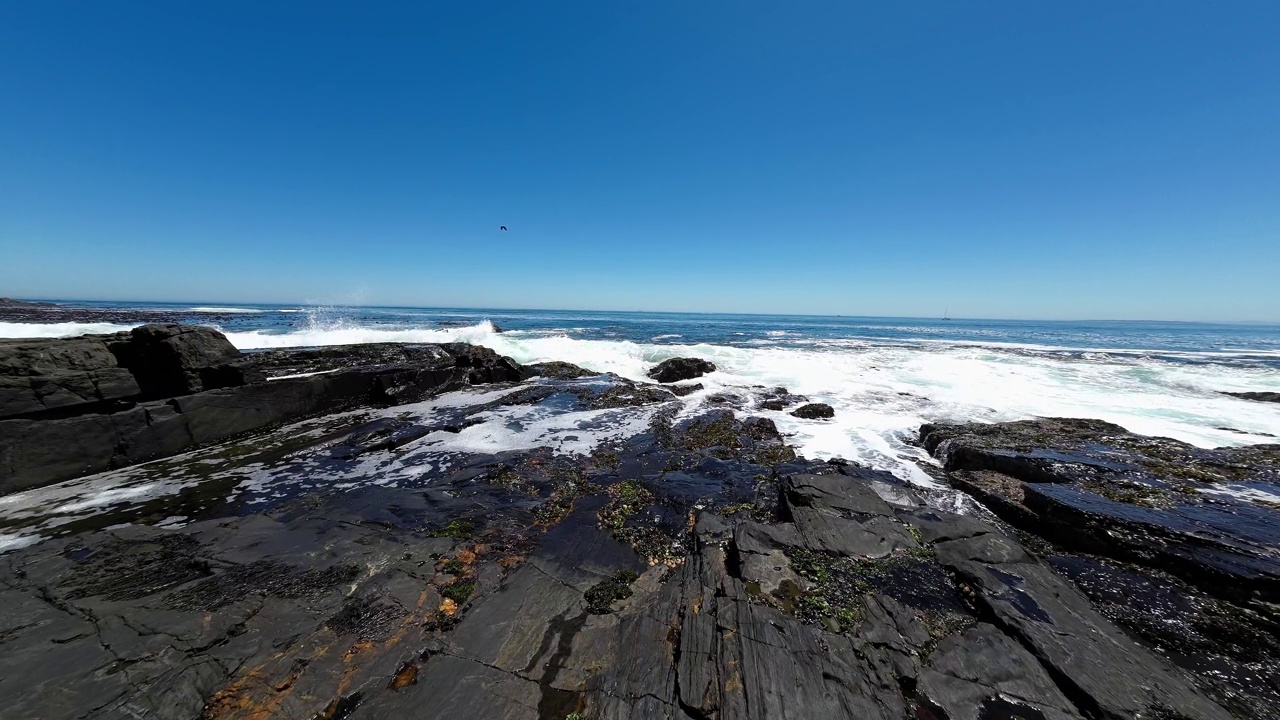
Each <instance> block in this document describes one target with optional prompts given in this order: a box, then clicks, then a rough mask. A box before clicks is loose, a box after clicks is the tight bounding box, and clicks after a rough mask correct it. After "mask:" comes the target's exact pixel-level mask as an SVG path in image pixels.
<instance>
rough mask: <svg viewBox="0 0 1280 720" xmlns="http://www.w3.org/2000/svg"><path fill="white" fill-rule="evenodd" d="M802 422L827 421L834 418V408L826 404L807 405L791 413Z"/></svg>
mask: <svg viewBox="0 0 1280 720" xmlns="http://www.w3.org/2000/svg"><path fill="white" fill-rule="evenodd" d="M791 414H792V415H795V416H796V417H798V418H801V419H802V420H828V419H830V418H833V417H835V416H836V411H835V408H833V407H831V406H830V405H828V404H826V403H809V404H807V405H801V406H800V407H798V408H796V409H795V410H792V411H791Z"/></svg>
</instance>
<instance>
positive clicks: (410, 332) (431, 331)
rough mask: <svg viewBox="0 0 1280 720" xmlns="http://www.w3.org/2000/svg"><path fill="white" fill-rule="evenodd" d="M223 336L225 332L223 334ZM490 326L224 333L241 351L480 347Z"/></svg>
mask: <svg viewBox="0 0 1280 720" xmlns="http://www.w3.org/2000/svg"><path fill="white" fill-rule="evenodd" d="M224 332H225V331H224ZM495 334H496V333H495V332H494V327H493V323H490V322H483V323H480V324H478V325H470V326H465V327H451V328H421V327H400V326H395V325H356V324H350V323H345V322H335V323H329V324H315V323H313V324H311V325H309V326H308V327H306V328H304V329H302V330H297V331H294V332H285V333H280V332H269V331H263V330H250V331H246V332H226V336H227V339H229V340H230V341H231V343H232V344H233V345H235V346H236V347H238V348H240V349H241V350H250V349H255V350H256V349H263V348H285V347H320V346H323V345H356V344H359V343H378V342H398V343H445V342H470V343H473V344H479V343H480V341H481V340H482V339H483V338H486V337H490V336H493V335H495Z"/></svg>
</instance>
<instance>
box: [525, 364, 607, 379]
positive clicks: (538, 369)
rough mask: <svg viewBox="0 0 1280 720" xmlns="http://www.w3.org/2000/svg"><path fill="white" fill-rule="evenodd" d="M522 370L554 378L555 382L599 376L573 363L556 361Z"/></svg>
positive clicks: (529, 366)
mask: <svg viewBox="0 0 1280 720" xmlns="http://www.w3.org/2000/svg"><path fill="white" fill-rule="evenodd" d="M524 368H525V370H527V371H528V372H530V373H532V375H538V376H542V377H549V378H555V379H557V380H576V379H578V378H584V377H592V376H595V375H599V374H600V373H597V372H592V371H591V370H588V369H586V368H582V367H578V366H577V365H574V364H573V363H567V362H560V361H558V360H553V361H551V362H543V363H534V364H533V365H525V366H524Z"/></svg>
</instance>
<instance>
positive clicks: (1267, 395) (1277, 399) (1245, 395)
mask: <svg viewBox="0 0 1280 720" xmlns="http://www.w3.org/2000/svg"><path fill="white" fill-rule="evenodd" d="M1222 394H1223V395H1230V396H1231V397H1235V398H1240V399H1241V400H1256V401H1258V402H1273V403H1280V392H1225V393H1222Z"/></svg>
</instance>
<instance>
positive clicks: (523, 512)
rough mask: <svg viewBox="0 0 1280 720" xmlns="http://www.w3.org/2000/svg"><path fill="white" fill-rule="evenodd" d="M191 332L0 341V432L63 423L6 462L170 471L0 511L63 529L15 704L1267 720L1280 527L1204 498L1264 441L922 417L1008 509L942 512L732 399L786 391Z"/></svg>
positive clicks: (322, 711)
mask: <svg viewBox="0 0 1280 720" xmlns="http://www.w3.org/2000/svg"><path fill="white" fill-rule="evenodd" d="M195 332H196V331H195V330H192V329H189V328H181V327H168V328H163V327H162V328H139V329H138V330H137V331H134V332H133V333H126V334H122V335H120V336H99V337H96V338H95V337H92V336H90V337H87V338H77V339H73V340H61V341H53V342H50V343H47V344H44V345H39V344H37V345H36V346H24V347H22V348H18V347H16V344H15V343H10V344H0V373H2V375H0V376H2V377H4V378H7V379H13V378H21V380H20V381H14V383H12V387H13V388H18V389H19V390H21V391H22V392H25V393H27V395H23V394H22V392H17V391H15V392H13V394H11V395H10V396H9V397H10V398H11V400H9V401H7V403H8V404H6V405H0V407H10V406H11V407H14V408H20V407H30V406H31V403H33V402H36V401H37V400H39V401H40V408H41V409H39V410H37V411H35V412H36V413H37V416H35V417H16V416H10V417H8V418H7V419H3V420H0V426H5V427H16V426H13V425H5V424H6V423H29V424H31V425H29V427H33V428H34V427H45V428H62V429H61V430H60V431H59V432H60V433H61V434H60V435H59V437H58V438H55V439H50V438H48V437H46V438H44V439H43V440H40V438H35V440H32V439H31V437H28V439H27V440H25V441H22V442H19V443H17V444H16V445H9V446H5V447H6V448H9V449H6V450H4V451H3V452H12V448H14V447H16V448H17V449H18V451H19V455H8V456H5V457H7V458H13V457H25V458H27V459H26V460H24V461H23V462H20V463H19V464H18V465H16V466H15V465H13V464H12V461H11V460H7V461H6V462H9V464H8V465H5V464H4V463H0V468H4V467H9V468H14V467H20V468H30V471H31V472H44V473H45V474H46V475H49V474H50V473H53V470H50V468H54V469H58V468H61V470H60V471H61V472H69V471H71V470H75V471H77V472H78V471H79V470H78V469H76V468H71V469H70V470H69V469H68V465H69V464H71V460H72V459H77V460H76V461H77V462H87V461H88V459H92V458H96V457H98V455H95V453H98V452H100V451H103V450H109V451H110V453H113V454H121V457H120V458H118V459H116V460H111V461H109V462H108V466H110V464H111V462H118V463H120V464H121V465H123V464H127V463H131V462H136V460H137V459H140V455H139V456H138V457H133V456H130V455H129V453H130V452H134V451H135V450H138V451H141V450H142V449H148V451H152V452H154V451H157V450H158V449H163V450H164V451H166V452H167V454H168V457H165V458H164V459H159V460H155V461H152V462H147V463H145V464H141V465H137V466H136V467H127V468H122V469H118V470H110V471H108V472H103V473H102V474H98V475H94V476H92V477H87V478H82V479H79V480H72V481H70V482H65V483H63V484H60V485H57V486H55V487H50V488H47V489H46V490H42V491H41V492H40V493H33V494H29V495H24V496H17V497H16V498H15V503H18V504H15V505H9V506H4V507H0V537H28V535H24V533H31V532H33V531H34V532H38V533H39V534H40V537H41V538H42V541H41V542H38V543H36V544H33V545H31V546H29V547H22V548H19V549H14V550H12V551H10V552H0V602H2V603H4V606H5V607H6V608H7V610H6V612H5V613H3V614H0V707H4V708H5V709H6V710H5V713H6V717H10V716H12V717H14V718H37V717H38V718H42V719H48V720H62V719H66V720H72V719H75V720H81V719H83V720H106V719H108V718H117V717H127V716H146V717H149V718H158V719H160V720H166V719H169V718H172V719H174V720H178V719H180V718H182V719H185V718H195V717H199V718H204V719H206V720H231V719H233V718H249V717H266V716H270V717H279V718H296V719H297V720H313V719H314V718H344V719H345V720H361V719H363V718H380V717H419V716H424V715H425V714H430V716H432V717H435V716H441V717H450V718H463V719H466V718H476V719H480V718H491V717H509V718H529V719H530V720H533V719H537V720H544V719H547V718H550V719H552V720H563V719H564V718H569V717H577V718H592V719H595V718H641V717H643V718H672V719H673V720H676V719H679V720H687V719H688V718H704V719H705V718H716V719H717V720H730V719H735V720H736V719H738V718H751V719H756V718H759V719H760V720H765V719H766V718H778V717H803V718H845V717H859V718H863V717H865V718H879V719H882V720H911V719H914V720H921V719H924V720H942V719H944V718H945V719H946V720H958V719H959V718H971V719H974V720H992V719H995V718H1009V719H1012V718H1020V719H1026V718H1037V719H1041V720H1069V719H1071V720H1074V719H1082V718H1089V719H1090V720H1096V719H1103V718H1105V719H1108V720H1110V719H1116V720H1118V719H1120V718H1126V719H1127V718H1135V717H1144V718H1176V719H1178V720H1229V718H1231V717H1232V713H1234V714H1235V715H1236V716H1242V717H1264V718H1265V717H1273V718H1274V717H1275V716H1276V711H1275V709H1276V708H1280V703H1277V702H1272V700H1273V699H1274V697H1275V692H1274V690H1275V688H1277V687H1280V677H1277V674H1276V671H1275V670H1273V669H1271V668H1275V667H1280V643H1270V644H1269V643H1268V638H1272V637H1273V636H1274V632H1271V631H1274V629H1275V628H1276V627H1277V626H1276V625H1275V624H1269V623H1272V620H1273V619H1274V618H1273V613H1274V607H1275V598H1274V596H1273V595H1272V592H1273V591H1274V589H1275V588H1274V585H1273V582H1272V581H1273V576H1274V572H1273V570H1274V568H1273V566H1272V562H1273V560H1274V558H1273V554H1274V553H1273V551H1274V547H1275V546H1276V543H1275V542H1274V539H1273V538H1272V533H1274V532H1276V530H1275V528H1276V527H1277V525H1276V524H1275V523H1274V522H1273V521H1272V519H1271V516H1270V515H1260V514H1259V513H1262V512H1263V511H1266V512H1268V513H1269V512H1275V511H1278V510H1277V509H1275V508H1269V507H1268V506H1266V505H1265V504H1259V503H1258V502H1255V501H1251V500H1246V499H1241V498H1237V497H1233V496H1231V495H1229V494H1227V495H1223V494H1222V493H1221V492H1216V493H1215V492H1209V491H1210V490H1213V491H1223V490H1230V489H1231V488H1235V487H1237V486H1239V485H1241V484H1248V483H1253V484H1254V485H1255V486H1257V485H1258V484H1259V483H1274V482H1276V481H1277V478H1276V476H1275V472H1274V471H1275V470H1276V468H1277V466H1276V462H1275V461H1276V454H1277V452H1280V449H1278V446H1253V447H1249V448H1237V449H1229V450H1201V449H1198V448H1193V447H1190V446H1186V445H1183V444H1181V443H1176V442H1175V441H1171V440H1167V439H1162V438H1145V437H1143V436H1136V435H1133V434H1130V433H1128V432H1127V431H1125V430H1124V429H1123V428H1119V427H1118V426H1115V425H1110V424H1107V423H1102V422H1100V421H1081V420H1061V419H1043V420H1037V421H1026V422H1023V423H1004V424H999V425H940V424H934V425H926V426H924V427H923V428H922V429H921V443H922V446H923V447H924V448H925V449H926V450H927V451H929V452H930V453H932V454H933V455H934V456H935V457H936V458H938V460H939V461H940V462H941V463H942V465H943V469H942V470H940V471H938V472H937V476H938V478H939V481H940V483H941V482H949V483H950V484H951V485H952V486H954V487H956V488H961V489H964V490H966V491H968V492H969V493H971V494H972V495H973V496H974V497H975V498H977V499H978V500H979V501H981V502H982V503H984V504H985V505H986V506H987V507H989V508H990V509H991V510H992V511H993V512H994V516H993V515H987V514H985V513H978V514H970V515H958V514H955V513H953V512H951V509H954V508H956V507H960V506H961V505H962V503H960V502H958V500H960V499H962V496H960V495H959V493H958V492H957V491H955V490H949V489H945V488H938V489H923V488H919V487H916V486H913V485H911V484H910V483H907V482H906V481H903V480H900V479H899V478H897V477H895V476H893V475H891V474H889V473H886V472H881V471H876V470H872V469H869V468H866V467H862V466H859V465H856V464H852V463H846V462H843V461H831V462H819V461H814V460H807V459H805V458H802V457H799V456H797V454H796V452H795V450H794V449H793V448H792V447H790V446H789V445H788V444H787V442H786V439H785V438H784V437H783V436H782V435H781V434H780V433H779V431H778V429H777V427H776V426H775V425H774V423H773V422H772V421H771V420H769V419H767V418H764V417H753V416H751V415H750V414H749V413H747V412H745V411H743V409H744V408H748V407H757V406H763V404H764V403H765V402H768V401H770V400H773V401H777V402H778V403H779V404H780V406H781V408H786V407H792V406H794V404H796V403H797V402H803V399H801V398H799V396H792V395H790V394H789V393H787V392H786V391H785V390H783V389H772V390H770V389H763V390H762V391H760V392H755V391H750V392H749V393H748V395H744V396H743V398H742V402H740V403H739V402H737V401H736V400H735V401H732V402H731V400H734V399H733V398H725V401H724V402H719V403H714V402H710V401H711V399H710V398H709V399H708V401H709V402H710V406H709V407H708V406H699V405H694V406H692V407H693V409H692V411H691V412H687V411H686V409H687V408H689V407H690V406H689V405H686V404H684V403H682V402H681V401H680V400H679V399H678V397H677V392H682V391H683V390H684V389H686V388H692V387H694V385H676V386H673V387H666V386H658V385H653V384H647V383H636V382H633V381H630V380H627V379H624V378H620V377H618V376H616V375H610V374H599V373H594V372H592V371H590V370H586V369H583V368H578V367H577V366H573V365H570V364H567V363H542V364H540V365H537V366H528V367H522V366H519V365H517V364H516V363H514V362H512V361H511V360H510V359H508V358H504V357H501V356H499V355H497V354H496V353H493V352H492V351H489V350H487V349H484V348H479V347H473V346H469V345H462V344H444V345H419V346H413V345H397V344H375V345H363V346H344V347H330V348H314V349H307V350H287V351H265V352H257V353H247V354H240V353H233V352H231V351H228V350H227V346H226V345H224V344H223V343H225V338H222V339H221V340H220V339H219V338H220V336H219V335H217V334H216V333H214V332H213V331H200V332H199V333H198V334H196V335H194V336H192V333H195ZM111 343H123V346H122V347H118V348H116V350H115V351H113V350H112V345H111ZM121 358H124V360H121ZM227 368H232V369H233V370H228V369H227ZM20 371H21V372H25V373H26V374H20ZM107 371H112V372H113V373H114V375H113V376H114V377H117V381H116V382H114V383H113V382H109V381H108V380H109V377H108V375H110V374H108V375H104V376H102V377H98V376H96V375H91V374H92V373H107ZM77 373H82V374H87V375H85V376H81V375H76V374H77ZM122 373H123V374H122ZM237 373H238V374H237ZM126 375H127V377H128V379H131V380H132V381H133V383H132V384H131V385H130V384H128V383H127V382H125V376H126ZM86 378H90V379H86ZM37 380H38V381H39V383H43V384H39V385H38V387H39V388H42V389H47V390H48V391H47V392H44V390H41V392H42V393H43V394H38V395H37V394H34V393H36V390H33V387H35V386H33V383H35V382H37ZM95 382H96V384H95ZM22 383H25V384H22ZM86 383H87V384H86ZM220 383H226V384H225V385H221V386H220V385H219V384H220ZM477 386H479V387H477ZM0 387H9V386H5V385H0ZM84 388H92V392H88V391H84V392H81V390H83V389H84ZM453 390H456V391H458V392H456V393H454V394H452V395H449V396H447V397H444V398H436V396H437V395H439V394H441V393H443V392H448V391H453ZM171 392H172V393H175V394H172V395H169V396H164V397H155V395H156V394H157V393H161V394H163V393H171ZM28 396H29V397H28ZM735 397H736V396H735ZM31 398H34V400H33V399H31ZM815 405H816V404H815ZM805 407H812V406H805ZM826 407H827V409H828V410H830V408H829V406H826ZM801 409H803V408H799V409H797V410H796V412H799V411H800V410H801ZM39 413H50V414H48V415H40V414H39ZM59 413H69V414H66V415H63V414H59ZM19 414H21V413H19ZM139 414H141V415H140V417H142V419H143V421H144V422H143V424H141V425H139V426H138V427H139V428H140V429H138V430H137V431H136V432H134V434H128V432H126V431H127V430H128V429H129V427H131V426H128V425H127V424H126V421H127V420H128V419H129V418H133V417H135V416H139ZM559 421H562V422H563V424H562V425H557V424H556V423H557V422H559ZM93 424H98V425H100V426H102V432H101V433H99V434H94V433H90V432H87V431H86V430H85V428H86V427H89V426H91V425H93ZM24 427H28V426H24ZM531 428H533V429H535V430H539V432H540V433H541V434H536V433H535V434H530V429H531ZM33 432H34V431H33ZM144 433H149V434H146V435H144ZM99 436H101V438H103V439H101V440H100V439H98V438H99ZM3 437H5V438H8V437H9V436H8V435H4V436H3ZM495 438H497V439H498V441H495V440H494V439H495ZM4 442H9V441H8V440H7V439H6V440H5V441H4ZM32 448H41V450H40V453H43V454H39V453H37V454H35V455H30V456H29V457H28V456H23V455H21V454H20V453H22V452H31V449H32ZM179 452H180V453H181V454H174V453H179ZM109 457H110V456H109ZM24 463H25V464H24ZM60 463H61V465H60ZM95 467H96V466H95ZM39 468H44V470H39ZM28 479H30V476H28ZM22 503H27V504H22ZM1255 520H1256V521H1257V522H1255ZM1197 540H1198V542H1197ZM1250 673H1252V674H1250Z"/></svg>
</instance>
